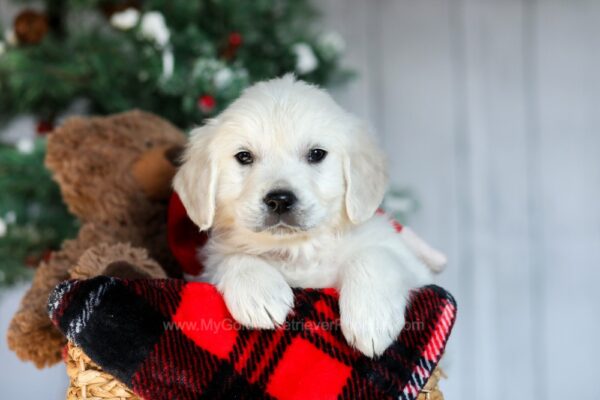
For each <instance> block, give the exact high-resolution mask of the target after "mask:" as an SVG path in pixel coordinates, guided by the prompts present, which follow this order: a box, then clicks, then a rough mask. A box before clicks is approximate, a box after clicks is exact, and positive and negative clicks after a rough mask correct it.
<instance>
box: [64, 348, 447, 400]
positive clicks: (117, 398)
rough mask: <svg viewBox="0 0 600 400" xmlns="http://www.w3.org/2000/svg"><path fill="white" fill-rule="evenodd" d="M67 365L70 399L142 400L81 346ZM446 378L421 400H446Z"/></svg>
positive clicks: (71, 351) (434, 379)
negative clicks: (442, 383)
mask: <svg viewBox="0 0 600 400" xmlns="http://www.w3.org/2000/svg"><path fill="white" fill-rule="evenodd" d="M66 364H67V374H68V375H69V379H70V381H71V382H70V384H69V389H68V390H67V400H83V399H85V400H106V399H113V400H124V399H129V400H141V399H140V398H139V397H137V396H136V395H135V394H134V393H133V392H132V391H131V390H130V389H129V388H127V386H125V385H124V384H122V383H121V382H120V381H118V380H117V379H116V378H114V377H113V376H112V375H110V374H107V373H106V372H104V371H102V369H101V368H100V367H99V366H98V365H96V364H95V363H94V362H93V361H92V360H90V358H89V357H88V356H86V355H85V353H84V352H83V351H82V350H81V349H80V348H79V347H76V346H74V345H73V344H71V343H69V344H68V345H67V359H66ZM443 377H445V375H444V373H443V372H442V370H440V369H439V368H436V370H435V371H433V374H432V375H431V378H429V381H428V382H427V384H426V385H425V387H424V388H423V390H422V391H421V394H420V395H419V397H418V400H443V399H444V396H443V395H442V392H440V389H439V387H438V382H439V380H440V379H441V378H443Z"/></svg>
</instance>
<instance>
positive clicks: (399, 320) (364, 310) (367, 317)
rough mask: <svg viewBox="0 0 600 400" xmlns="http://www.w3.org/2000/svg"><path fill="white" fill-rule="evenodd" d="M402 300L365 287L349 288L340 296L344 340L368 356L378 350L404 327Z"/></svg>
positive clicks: (386, 346)
mask: <svg viewBox="0 0 600 400" xmlns="http://www.w3.org/2000/svg"><path fill="white" fill-rule="evenodd" d="M405 307H406V300H405V299H404V297H402V296H400V297H397V298H394V300H392V299H390V298H388V297H385V296H382V295H381V294H379V293H374V292H372V291H369V290H362V291H360V290H351V291H346V292H343V293H342V295H341V297H340V318H341V327H342V332H343V334H344V336H345V338H346V340H347V341H348V343H349V344H350V345H351V346H353V347H355V348H357V349H358V350H359V351H360V352H361V353H363V354H365V355H366V356H368V357H376V356H379V355H381V354H383V352H384V351H385V350H386V349H387V348H388V347H389V346H390V345H391V344H392V343H393V342H394V340H396V339H397V337H398V335H399V334H400V331H401V330H402V328H403V327H404V308H405Z"/></svg>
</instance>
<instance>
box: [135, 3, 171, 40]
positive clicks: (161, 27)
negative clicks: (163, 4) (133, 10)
mask: <svg viewBox="0 0 600 400" xmlns="http://www.w3.org/2000/svg"><path fill="white" fill-rule="evenodd" d="M140 32H141V34H142V36H143V37H145V38H146V39H149V40H153V41H154V42H156V44H158V45H159V46H160V47H165V46H166V45H167V44H168V43H169V39H170V38H171V32H170V31H169V28H168V27H167V23H166V22H165V17H164V16H163V15H162V14H161V13H160V12H158V11H150V12H147V13H145V14H144V16H143V17H142V24H141V31H140Z"/></svg>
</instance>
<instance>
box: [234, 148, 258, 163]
mask: <svg viewBox="0 0 600 400" xmlns="http://www.w3.org/2000/svg"><path fill="white" fill-rule="evenodd" d="M235 159H236V160H237V162H239V163H240V164H242V165H250V164H252V163H253V162H254V157H253V156H252V153H250V152H249V151H240V152H239V153H237V154H236V155H235Z"/></svg>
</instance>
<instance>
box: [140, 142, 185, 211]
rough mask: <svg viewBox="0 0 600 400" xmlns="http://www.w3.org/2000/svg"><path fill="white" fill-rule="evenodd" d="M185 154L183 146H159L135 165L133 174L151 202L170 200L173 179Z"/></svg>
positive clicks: (146, 153) (143, 155)
mask: <svg viewBox="0 0 600 400" xmlns="http://www.w3.org/2000/svg"><path fill="white" fill-rule="evenodd" d="M182 153H183V147H182V146H169V145H167V146H159V147H155V148H153V149H150V150H147V151H145V152H144V153H142V154H141V155H140V157H139V158H138V159H137V161H136V162H135V163H134V164H133V166H132V169H131V173H132V175H133V177H134V178H135V180H136V182H137V184H138V185H139V186H140V188H141V189H142V191H143V192H144V193H145V194H146V197H148V198H149V199H151V200H164V199H168V198H169V196H170V195H171V186H172V182H173V177H174V176H175V173H176V172H177V166H178V165H179V160H180V158H181V155H182Z"/></svg>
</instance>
